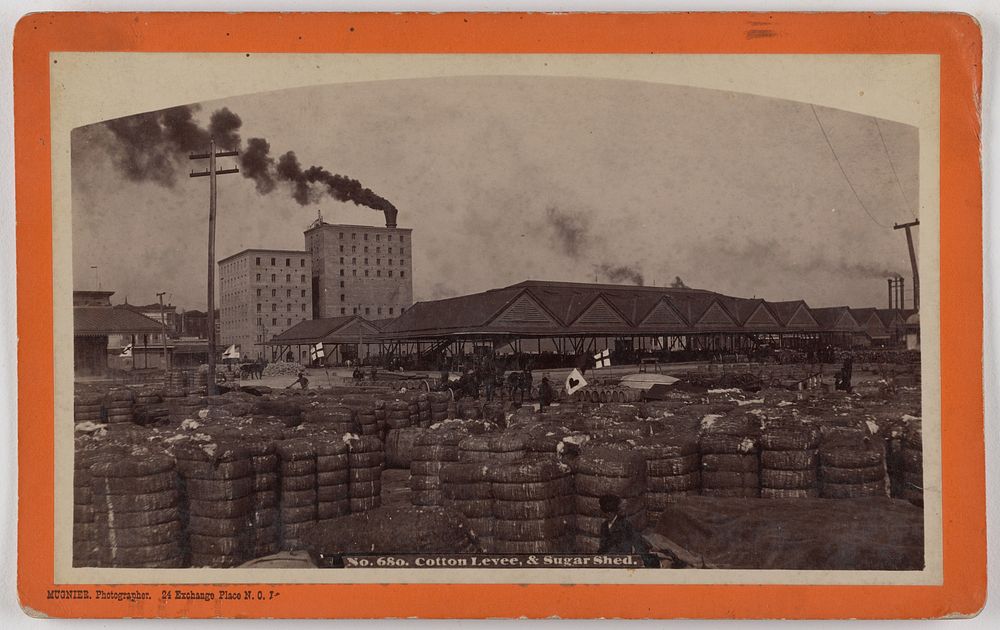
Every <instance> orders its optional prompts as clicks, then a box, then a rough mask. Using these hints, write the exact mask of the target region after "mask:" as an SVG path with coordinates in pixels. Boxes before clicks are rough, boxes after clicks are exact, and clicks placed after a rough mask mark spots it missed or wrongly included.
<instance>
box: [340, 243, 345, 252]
mask: <svg viewBox="0 0 1000 630" xmlns="http://www.w3.org/2000/svg"><path fill="white" fill-rule="evenodd" d="M340 253H341V254H343V253H344V246H343V245H341V246H340Z"/></svg>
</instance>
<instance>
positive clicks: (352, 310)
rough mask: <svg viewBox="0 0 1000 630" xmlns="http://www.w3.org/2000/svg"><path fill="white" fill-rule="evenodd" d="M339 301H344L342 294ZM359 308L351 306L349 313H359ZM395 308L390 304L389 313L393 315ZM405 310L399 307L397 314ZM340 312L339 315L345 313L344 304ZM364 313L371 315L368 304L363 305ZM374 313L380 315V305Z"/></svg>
mask: <svg viewBox="0 0 1000 630" xmlns="http://www.w3.org/2000/svg"><path fill="white" fill-rule="evenodd" d="M340 301H341V302H343V301H344V296H343V295H341V296H340ZM360 310H361V308H360V307H358V306H354V307H352V308H351V315H360V313H359V311H360ZM395 310H396V309H395V308H393V307H392V306H390V307H389V315H395V314H396V312H395ZM405 310H406V309H405V308H400V309H399V314H400V315H402V314H403V311H405ZM340 314H341V315H347V307H346V306H341V307H340ZM364 314H365V315H371V314H372V309H371V307H370V306H366V307H364ZM375 314H376V315H381V314H382V307H381V306H379V307H376V309H375Z"/></svg>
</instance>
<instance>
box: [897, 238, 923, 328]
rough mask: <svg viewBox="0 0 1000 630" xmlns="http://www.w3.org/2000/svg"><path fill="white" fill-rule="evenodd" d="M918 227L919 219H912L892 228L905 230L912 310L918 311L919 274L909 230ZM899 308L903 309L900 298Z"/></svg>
mask: <svg viewBox="0 0 1000 630" xmlns="http://www.w3.org/2000/svg"><path fill="white" fill-rule="evenodd" d="M918 225H920V220H919V219H914V220H913V221H910V222H909V223H896V224H894V225H893V226H892V229H894V230H906V246H907V247H908V248H909V250H910V267H911V268H912V269H913V310H915V311H919V310H920V273H919V272H918V271H917V253H916V251H915V250H914V249H913V234H911V233H910V228H914V227H917V226H918ZM899 307H900V308H903V301H902V298H900V301H899Z"/></svg>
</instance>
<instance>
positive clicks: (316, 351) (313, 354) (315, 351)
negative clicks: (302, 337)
mask: <svg viewBox="0 0 1000 630" xmlns="http://www.w3.org/2000/svg"><path fill="white" fill-rule="evenodd" d="M325 356H326V353H325V352H323V342H322V341H321V342H319V343H318V344H316V345H315V346H309V358H310V359H312V360H313V361H316V360H317V359H322V358H323V357H325Z"/></svg>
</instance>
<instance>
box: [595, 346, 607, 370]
mask: <svg viewBox="0 0 1000 630" xmlns="http://www.w3.org/2000/svg"><path fill="white" fill-rule="evenodd" d="M606 367H611V350H610V349H608V348H606V349H604V350H601V351H600V352H598V353H597V354H595V355H594V369H600V368H606Z"/></svg>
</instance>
